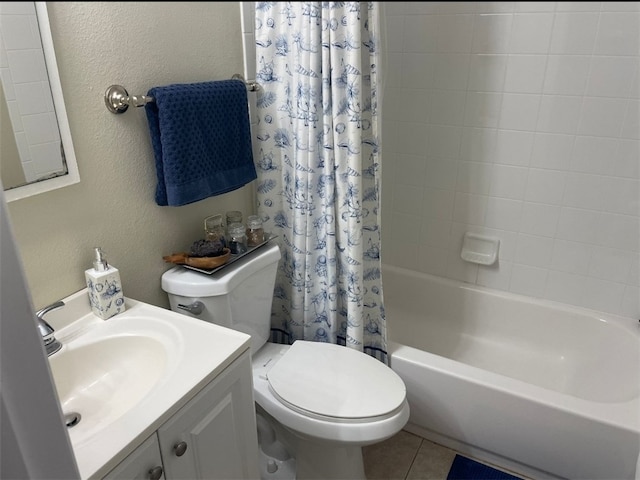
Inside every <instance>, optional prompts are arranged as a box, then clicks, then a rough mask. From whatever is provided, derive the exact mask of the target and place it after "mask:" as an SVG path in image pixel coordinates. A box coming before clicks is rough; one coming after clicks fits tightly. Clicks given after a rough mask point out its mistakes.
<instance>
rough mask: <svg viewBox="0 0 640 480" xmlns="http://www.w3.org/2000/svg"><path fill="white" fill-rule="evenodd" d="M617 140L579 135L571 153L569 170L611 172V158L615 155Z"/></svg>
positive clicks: (601, 173) (602, 173)
mask: <svg viewBox="0 0 640 480" xmlns="http://www.w3.org/2000/svg"><path fill="white" fill-rule="evenodd" d="M618 145H619V140H616V139H614V138H605V137H586V136H582V135H579V136H577V137H576V141H575V144H574V147H573V152H572V153H571V170H573V171H575V172H584V173H593V174H598V175H606V174H612V173H613V172H612V170H611V159H612V158H613V157H614V156H615V155H616V151H617V150H618Z"/></svg>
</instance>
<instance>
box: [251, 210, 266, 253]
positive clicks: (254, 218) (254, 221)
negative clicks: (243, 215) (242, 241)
mask: <svg viewBox="0 0 640 480" xmlns="http://www.w3.org/2000/svg"><path fill="white" fill-rule="evenodd" d="M263 242H264V228H262V219H261V218H260V217H259V216H258V215H249V216H248V217H247V246H249V247H255V246H257V245H260V244H261V243H263Z"/></svg>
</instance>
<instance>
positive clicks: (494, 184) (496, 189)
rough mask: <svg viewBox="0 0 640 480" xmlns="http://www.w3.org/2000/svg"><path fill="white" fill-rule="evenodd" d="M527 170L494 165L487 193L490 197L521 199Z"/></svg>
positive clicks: (525, 183)
mask: <svg viewBox="0 0 640 480" xmlns="http://www.w3.org/2000/svg"><path fill="white" fill-rule="evenodd" d="M528 173H529V172H528V170H527V169H526V168H522V167H512V166H510V165H494V166H493V172H492V174H491V187H490V188H489V195H490V196H492V197H500V198H510V199H512V200H522V199H523V198H524V192H525V189H526V186H527V174H528Z"/></svg>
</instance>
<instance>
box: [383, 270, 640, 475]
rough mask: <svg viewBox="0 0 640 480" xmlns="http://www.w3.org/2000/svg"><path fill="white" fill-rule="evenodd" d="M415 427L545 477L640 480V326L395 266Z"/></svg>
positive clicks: (403, 362)
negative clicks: (639, 477)
mask: <svg viewBox="0 0 640 480" xmlns="http://www.w3.org/2000/svg"><path fill="white" fill-rule="evenodd" d="M382 278H383V286H384V301H385V311H386V316H387V329H388V335H389V340H390V342H389V351H390V364H391V368H392V369H393V370H395V371H396V372H397V373H398V374H399V375H400V376H401V377H402V379H403V380H404V382H405V383H406V386H407V394H408V399H409V404H410V406H411V418H410V420H409V424H408V425H407V430H409V431H413V432H414V433H417V434H419V435H422V436H423V437H426V438H428V439H430V440H433V441H435V442H438V443H441V444H444V445H446V446H449V447H451V448H455V449H457V450H460V451H462V452H464V453H468V454H470V455H474V456H476V457H479V458H481V459H485V460H488V461H493V462H496V463H498V464H499V465H502V466H504V467H509V468H511V469H513V470H515V471H516V472H519V473H521V474H524V475H527V476H530V477H533V478H557V477H559V478H571V479H601V480H605V479H606V480H614V479H616V480H618V479H632V478H634V472H635V469H636V461H637V460H638V451H639V450H640V400H639V393H640V324H639V323H638V320H635V319H629V318H622V317H614V316H611V315H603V314H600V313H598V312H594V311H590V310H585V309H579V308H573V307H570V306H567V305H562V304H558V303H553V302H545V301H538V300H534V299H531V298H529V297H524V296H519V295H513V294H509V293H504V292H498V291H496V290H491V289H487V288H482V287H477V286H472V285H469V284H465V283H459V282H455V281H449V280H446V279H442V278H439V277H434V276H431V275H427V274H421V273H416V272H413V271H410V270H406V269H401V268H397V267H392V266H389V265H383V277H382Z"/></svg>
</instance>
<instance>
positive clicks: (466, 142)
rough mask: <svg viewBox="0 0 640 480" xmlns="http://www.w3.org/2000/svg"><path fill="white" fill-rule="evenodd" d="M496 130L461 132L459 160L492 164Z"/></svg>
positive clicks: (483, 129)
mask: <svg viewBox="0 0 640 480" xmlns="http://www.w3.org/2000/svg"><path fill="white" fill-rule="evenodd" d="M496 140H497V130H495V129H493V128H475V127H471V128H465V129H464V130H463V132H462V140H461V145H460V159H461V160H466V161H473V162H492V161H493V157H494V154H495V151H496Z"/></svg>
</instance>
